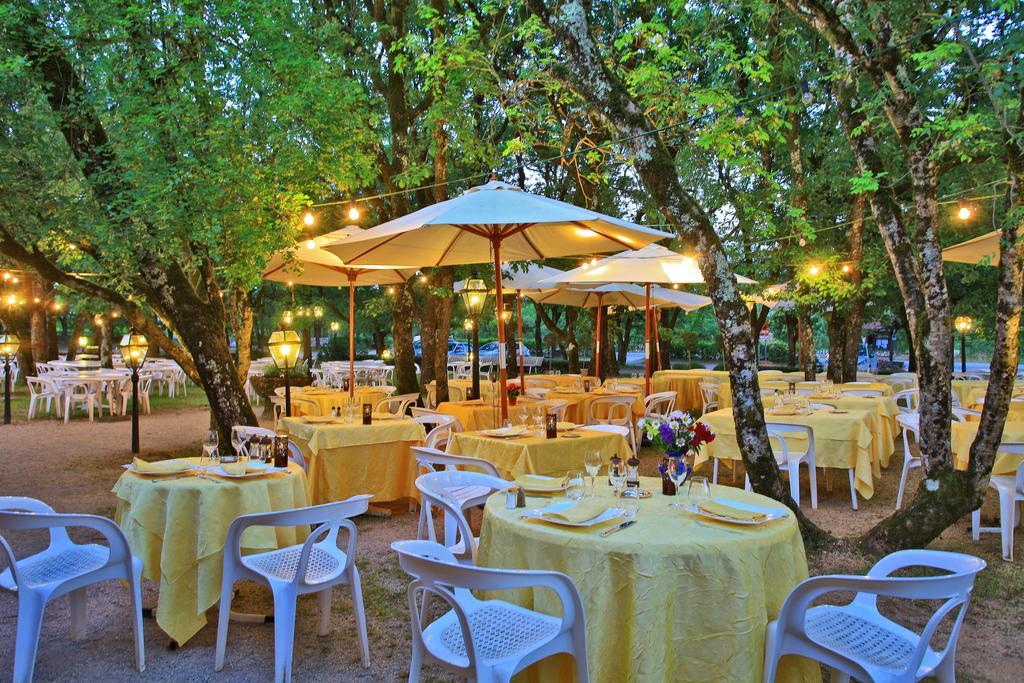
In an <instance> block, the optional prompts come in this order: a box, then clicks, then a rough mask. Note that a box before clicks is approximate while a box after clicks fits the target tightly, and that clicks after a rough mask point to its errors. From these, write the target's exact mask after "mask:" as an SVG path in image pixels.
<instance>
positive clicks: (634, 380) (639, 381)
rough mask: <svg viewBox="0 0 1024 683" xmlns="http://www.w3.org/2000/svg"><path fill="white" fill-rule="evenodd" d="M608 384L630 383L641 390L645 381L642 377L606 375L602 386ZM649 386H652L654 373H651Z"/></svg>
mask: <svg viewBox="0 0 1024 683" xmlns="http://www.w3.org/2000/svg"><path fill="white" fill-rule="evenodd" d="M610 384H632V385H633V386H635V387H637V391H643V388H644V384H645V382H644V378H643V377H608V378H606V379H605V381H604V384H603V385H602V386H605V387H606V386H608V385H610ZM651 386H652V387H653V386H654V375H651Z"/></svg>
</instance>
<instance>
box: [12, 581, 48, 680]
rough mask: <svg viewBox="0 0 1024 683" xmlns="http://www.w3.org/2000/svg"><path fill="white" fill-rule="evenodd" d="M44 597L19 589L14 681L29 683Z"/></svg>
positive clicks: (33, 667)
mask: <svg viewBox="0 0 1024 683" xmlns="http://www.w3.org/2000/svg"><path fill="white" fill-rule="evenodd" d="M45 609H46V597H45V596H43V595H40V594H39V593H30V592H29V591H23V592H22V591H19V594H18V631H17V635H16V636H15V641H14V681H15V683H29V682H30V681H31V680H32V672H33V671H34V670H35V667H36V650H37V649H38V647H39V629H40V628H41V627H42V625H43V611H44V610H45Z"/></svg>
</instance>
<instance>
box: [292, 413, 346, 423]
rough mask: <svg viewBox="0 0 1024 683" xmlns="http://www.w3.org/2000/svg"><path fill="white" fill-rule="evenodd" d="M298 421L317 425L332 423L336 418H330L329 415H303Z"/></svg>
mask: <svg viewBox="0 0 1024 683" xmlns="http://www.w3.org/2000/svg"><path fill="white" fill-rule="evenodd" d="M299 419H300V420H303V421H304V422H306V423H307V424H311V425H317V424H328V423H330V422H334V421H335V420H337V419H338V418H336V417H332V416H330V415H303V416H302V417H300V418H299Z"/></svg>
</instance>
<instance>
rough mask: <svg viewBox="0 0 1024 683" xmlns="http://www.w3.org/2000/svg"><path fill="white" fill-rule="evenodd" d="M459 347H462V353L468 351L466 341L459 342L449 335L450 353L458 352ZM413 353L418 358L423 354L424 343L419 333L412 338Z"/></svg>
mask: <svg viewBox="0 0 1024 683" xmlns="http://www.w3.org/2000/svg"><path fill="white" fill-rule="evenodd" d="M458 349H462V353H467V351H466V343H465V342H458V341H455V339H454V338H453V337H448V355H449V356H450V355H452V354H453V353H458ZM412 353H413V355H414V356H416V357H417V358H420V357H421V356H422V355H423V345H422V342H421V341H420V337H419V335H416V336H415V337H413V338H412Z"/></svg>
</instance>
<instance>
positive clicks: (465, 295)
mask: <svg viewBox="0 0 1024 683" xmlns="http://www.w3.org/2000/svg"><path fill="white" fill-rule="evenodd" d="M487 295H488V291H487V285H486V284H484V281H483V280H481V279H480V277H479V276H478V275H477V272H476V270H474V271H473V275H472V276H471V277H470V278H469V280H467V281H466V286H465V287H463V288H462V301H463V302H464V303H465V304H466V313H468V314H469V318H470V320H472V321H473V345H472V351H471V353H472V354H473V398H480V316H481V315H482V314H483V312H484V307H485V306H486V305H487Z"/></svg>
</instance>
